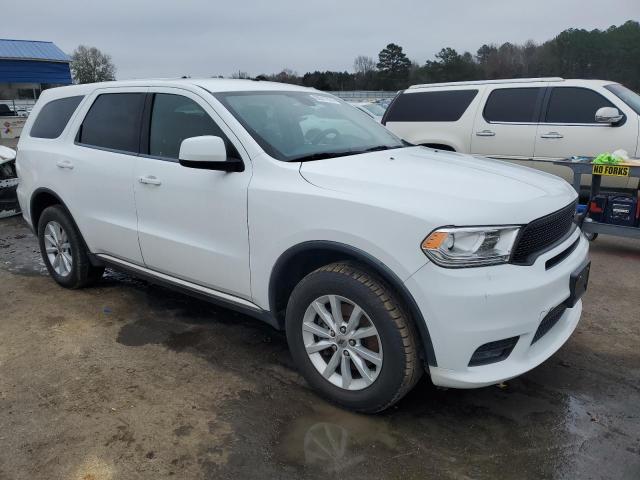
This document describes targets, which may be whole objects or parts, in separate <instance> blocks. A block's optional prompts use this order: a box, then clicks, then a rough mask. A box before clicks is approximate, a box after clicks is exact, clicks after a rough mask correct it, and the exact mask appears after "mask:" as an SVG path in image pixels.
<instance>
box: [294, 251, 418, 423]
mask: <svg viewBox="0 0 640 480" xmlns="http://www.w3.org/2000/svg"><path fill="white" fill-rule="evenodd" d="M286 331H287V342H288V343H289V349H290V350H291V354H292V356H293V359H294V361H295V363H296V365H297V366H298V368H299V370H300V372H301V373H302V375H303V376H304V377H305V379H306V380H307V382H308V383H309V384H310V385H311V386H312V387H313V388H314V389H316V390H317V391H318V392H319V393H320V394H321V395H322V396H324V397H325V398H327V399H329V400H331V401H333V402H335V403H337V404H339V405H342V406H344V407H347V408H349V409H352V410H355V411H359V412H366V413H375V412H379V411H382V410H384V409H386V408H388V407H389V406H391V405H393V404H394V403H396V402H397V401H398V400H400V399H401V398H402V397H403V396H404V395H405V394H406V393H407V392H409V390H411V388H412V387H413V386H414V385H415V384H416V382H417V381H418V380H419V379H420V376H421V375H422V368H421V366H420V361H419V358H418V342H417V336H416V332H415V329H414V326H413V324H412V323H411V321H410V320H409V318H408V317H407V315H406V313H405V312H404V311H403V308H402V307H401V304H400V302H399V301H398V300H397V298H396V297H395V295H394V294H393V293H392V291H391V290H390V289H389V287H388V286H386V285H385V284H384V282H383V281H382V280H381V279H379V278H378V277H377V276H375V275H373V274H372V273H369V272H367V271H366V270H364V269H362V268H361V267H359V266H357V265H355V264H351V263H332V264H330V265H327V266H324V267H322V268H319V269H318V270H315V271H314V272H312V273H310V274H309V275H307V276H306V277H305V278H304V279H302V281H301V282H300V283H299V284H298V285H297V286H296V287H295V289H294V290H293V293H292V294H291V297H290V299H289V303H288V305H287V314H286Z"/></svg>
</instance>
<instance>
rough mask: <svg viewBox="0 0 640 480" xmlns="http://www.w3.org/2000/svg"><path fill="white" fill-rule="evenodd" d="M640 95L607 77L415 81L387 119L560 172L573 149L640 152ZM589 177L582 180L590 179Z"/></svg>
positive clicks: (422, 140) (460, 148) (616, 181)
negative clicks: (416, 83)
mask: <svg viewBox="0 0 640 480" xmlns="http://www.w3.org/2000/svg"><path fill="white" fill-rule="evenodd" d="M639 115H640V95H638V94H637V93H635V92H633V91H631V90H629V89H627V88H625V87H623V86H622V85H620V84H618V83H614V82H610V81H606V80H564V79H562V78H529V79H527V78H522V79H514V80H486V81H474V82H453V83H433V84H427V85H414V86H412V87H409V88H408V89H407V90H405V91H403V92H401V93H400V94H399V95H398V96H397V97H396V98H395V100H394V101H393V102H392V103H391V105H390V106H389V108H388V109H387V111H386V113H385V116H384V118H383V120H382V123H383V124H384V125H386V126H387V128H389V129H390V130H391V131H392V132H394V133H396V134H397V135H399V136H400V137H402V138H404V139H405V140H407V141H409V142H411V143H413V144H416V145H425V146H428V147H433V148H438V149H442V150H453V151H456V152H462V153H471V154H477V155H484V156H489V157H493V158H498V159H502V160H508V161H512V162H515V163H519V164H522V165H526V166H529V167H533V168H538V169H540V170H544V171H547V172H551V173H554V174H556V175H559V176H562V177H563V178H565V179H567V180H569V179H570V178H571V171H570V170H569V169H568V168H566V167H562V166H557V165H553V164H552V162H553V161H554V160H559V159H564V158H567V157H571V156H574V155H577V156H583V155H584V156H595V155H598V154H600V153H603V152H613V151H615V150H618V149H623V150H626V151H627V152H628V153H629V155H630V156H638V155H640V148H639V145H638V125H639V123H640V122H639V119H638V116H639ZM590 182H591V179H590V178H589V176H586V175H585V176H583V186H584V185H589V184H590ZM603 186H605V187H613V188H616V189H621V190H624V189H636V188H637V187H638V179H635V178H627V177H620V178H615V177H607V178H606V179H603Z"/></svg>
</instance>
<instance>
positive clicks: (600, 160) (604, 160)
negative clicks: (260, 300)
mask: <svg viewBox="0 0 640 480" xmlns="http://www.w3.org/2000/svg"><path fill="white" fill-rule="evenodd" d="M621 161H622V160H621V159H620V157H616V156H615V155H612V154H611V153H601V154H600V155H598V156H597V157H596V158H594V159H593V163H597V164H603V165H617V164H619V163H620V162H621Z"/></svg>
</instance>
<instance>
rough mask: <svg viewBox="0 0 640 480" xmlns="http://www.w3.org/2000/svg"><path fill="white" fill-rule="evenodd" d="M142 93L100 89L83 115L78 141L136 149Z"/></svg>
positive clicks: (142, 100)
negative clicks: (85, 114)
mask: <svg viewBox="0 0 640 480" xmlns="http://www.w3.org/2000/svg"><path fill="white" fill-rule="evenodd" d="M145 95H146V94H144V93H104V94H102V95H99V96H98V98H96V100H95V102H93V105H91V108H90V109H89V113H87V116H86V117H85V118H84V121H83V122H82V126H81V127H80V131H79V132H78V142H79V143H81V144H83V145H87V146H93V147H100V148H107V149H109V150H118V151H122V152H128V153H138V150H139V144H140V121H141V119H142V110H143V107H144V100H145Z"/></svg>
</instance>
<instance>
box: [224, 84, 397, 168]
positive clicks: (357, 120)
mask: <svg viewBox="0 0 640 480" xmlns="http://www.w3.org/2000/svg"><path fill="white" fill-rule="evenodd" d="M215 97H216V98H217V99H218V100H220V102H222V104H223V105H224V106H225V107H226V108H227V109H228V110H229V111H230V112H231V113H232V114H233V116H234V117H235V118H236V119H237V120H238V121H239V122H240V123H241V124H242V125H243V126H244V128H245V129H246V130H247V131H248V132H249V134H250V135H251V136H252V137H253V138H254V140H255V141H256V142H258V144H259V145H260V146H261V147H262V148H263V149H264V151H265V152H267V153H268V154H269V155H271V156H272V157H274V158H276V159H278V160H283V161H289V162H295V161H305V160H320V159H322V158H332V157H337V156H346V155H355V154H357V153H364V152H367V151H374V150H386V149H389V148H401V147H404V146H405V145H406V144H405V143H403V141H402V140H400V139H399V138H398V137H396V136H395V135H394V134H392V133H391V132H389V131H388V130H387V129H386V128H384V127H382V126H381V125H379V124H378V123H376V122H375V121H374V120H373V119H372V118H371V117H369V116H368V115H367V114H365V113H364V112H361V111H359V110H357V109H355V108H353V107H351V106H350V105H348V104H347V103H345V102H343V101H342V100H339V99H338V98H336V97H333V96H330V95H325V94H321V93H315V92H278V91H262V92H222V93H216V94H215Z"/></svg>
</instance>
